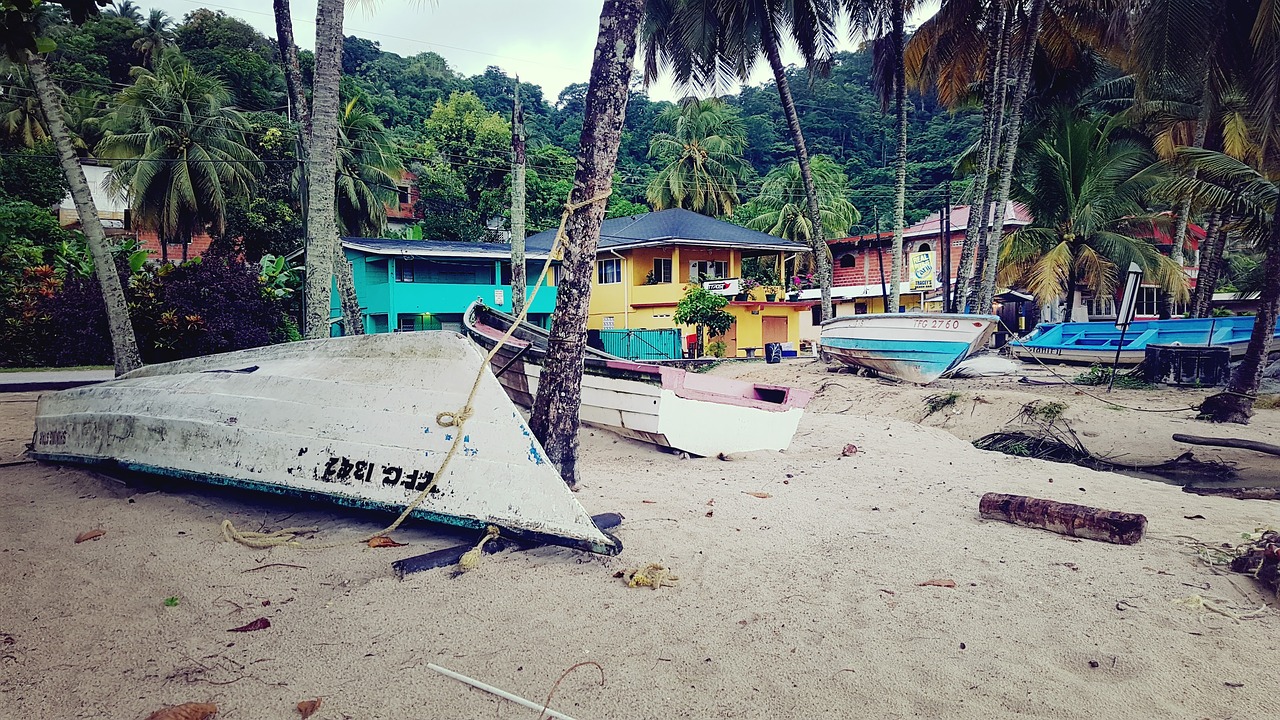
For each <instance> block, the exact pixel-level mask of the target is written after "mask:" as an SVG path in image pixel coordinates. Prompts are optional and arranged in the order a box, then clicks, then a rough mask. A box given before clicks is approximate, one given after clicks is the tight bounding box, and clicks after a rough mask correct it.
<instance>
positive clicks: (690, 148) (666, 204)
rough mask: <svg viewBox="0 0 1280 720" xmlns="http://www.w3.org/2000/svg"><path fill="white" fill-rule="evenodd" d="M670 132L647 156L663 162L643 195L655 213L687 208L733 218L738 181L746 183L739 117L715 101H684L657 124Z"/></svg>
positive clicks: (655, 139)
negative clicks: (662, 165) (669, 209)
mask: <svg viewBox="0 0 1280 720" xmlns="http://www.w3.org/2000/svg"><path fill="white" fill-rule="evenodd" d="M658 122H659V123H661V126H665V127H667V128H668V129H669V130H670V132H660V133H657V134H656V135H654V136H653V138H652V139H651V140H650V141H649V157H650V158H653V159H656V160H658V161H659V162H660V163H665V166H664V167H662V169H660V170H658V172H657V174H656V175H654V177H653V179H652V180H651V181H650V182H649V187H648V189H647V190H646V192H645V198H646V199H647V200H648V201H649V204H650V205H652V206H653V209H654V210H666V209H668V208H677V207H678V208H687V209H689V210H692V211H694V212H696V213H702V214H703V215H710V216H712V217H715V216H719V215H732V214H733V208H734V206H736V205H737V204H738V183H739V181H741V180H743V179H745V176H746V173H747V168H748V167H749V166H748V165H747V162H746V161H745V160H743V158H742V152H743V150H744V149H745V148H746V146H747V130H746V126H745V125H744V124H743V122H742V119H741V118H740V117H739V116H738V113H737V112H736V111H735V110H734V109H732V108H730V107H729V106H727V105H725V104H724V103H723V102H721V101H720V100H717V99H715V98H708V99H706V100H698V99H692V98H691V99H688V100H685V101H683V102H682V103H681V104H680V105H679V106H678V107H672V108H669V109H668V110H666V111H665V112H664V113H663V114H662V116H661V117H660V118H659V120H658Z"/></svg>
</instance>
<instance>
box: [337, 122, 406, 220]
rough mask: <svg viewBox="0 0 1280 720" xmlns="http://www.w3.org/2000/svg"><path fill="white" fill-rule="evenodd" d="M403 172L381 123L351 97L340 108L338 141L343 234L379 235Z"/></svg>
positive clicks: (338, 183) (338, 201)
mask: <svg viewBox="0 0 1280 720" xmlns="http://www.w3.org/2000/svg"><path fill="white" fill-rule="evenodd" d="M403 170H404V165H403V164H402V163H401V162H400V158H399V157H398V156H397V155H396V154H395V152H394V150H393V147H392V142H391V137H390V135H389V134H388V133H387V129H386V128H385V127H383V125H382V120H381V119H379V118H378V116H377V115H375V114H373V113H372V112H370V111H369V109H368V108H366V107H364V105H362V104H361V103H360V98H358V97H357V98H353V99H352V100H351V101H350V102H348V103H347V104H346V106H345V107H344V108H343V111H342V121H341V125H340V127H339V140H338V177H337V183H336V199H337V203H338V209H337V214H338V224H339V227H341V229H342V232H343V234H345V235H357V236H362V237H377V236H379V235H381V234H382V232H383V230H385V229H386V225H387V212H386V205H387V203H388V202H390V201H391V200H392V198H394V197H395V194H396V183H397V182H398V181H399V179H400V173H401V171H403Z"/></svg>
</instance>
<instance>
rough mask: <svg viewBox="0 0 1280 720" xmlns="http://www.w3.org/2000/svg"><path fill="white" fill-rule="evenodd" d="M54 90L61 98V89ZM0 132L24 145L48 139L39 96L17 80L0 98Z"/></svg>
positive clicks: (29, 145) (35, 143)
mask: <svg viewBox="0 0 1280 720" xmlns="http://www.w3.org/2000/svg"><path fill="white" fill-rule="evenodd" d="M23 84H25V83H23ZM54 92H55V93H56V94H57V95H58V97H59V98H61V96H62V92H61V90H58V89H55V90H54ZM0 134H2V135H4V136H5V137H6V138H9V139H10V140H12V141H14V142H17V143H19V144H21V145H24V146H26V147H31V146H32V145H37V144H39V143H41V142H44V141H45V140H47V139H49V132H48V131H47V130H46V129H45V124H44V117H43V116H42V115H41V111H40V98H38V97H37V96H36V93H34V92H32V91H29V90H27V89H26V88H25V87H22V85H20V84H19V83H17V82H15V83H14V85H13V89H12V90H10V91H9V92H7V93H6V94H5V95H4V97H3V98H2V99H0Z"/></svg>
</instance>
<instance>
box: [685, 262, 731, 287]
mask: <svg viewBox="0 0 1280 720" xmlns="http://www.w3.org/2000/svg"><path fill="white" fill-rule="evenodd" d="M728 276H729V263H727V262H725V261H724V260H698V261H695V262H691V263H689V282H702V281H703V280H720V279H723V278H726V277H728Z"/></svg>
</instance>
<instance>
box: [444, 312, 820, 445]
mask: <svg viewBox="0 0 1280 720" xmlns="http://www.w3.org/2000/svg"><path fill="white" fill-rule="evenodd" d="M514 322H515V318H514V317H512V316H510V315H507V314H505V313H502V312H498V311H497V310H494V309H492V308H489V307H487V306H485V305H484V304H483V303H480V302H478V301H477V302H476V303H474V304H472V305H471V307H470V308H468V309H467V313H466V315H465V316H464V318H463V324H464V325H465V327H466V330H467V334H468V335H470V336H471V339H472V340H474V341H475V342H476V343H478V344H479V345H480V346H481V347H484V348H486V349H492V348H493V347H494V346H495V345H497V343H498V340H500V339H501V338H502V336H503V334H504V333H506V331H507V329H508V328H510V327H511V325H512V324H513V323H514ZM548 341H549V335H548V333H547V331H546V330H543V329H542V328H539V327H537V326H535V325H530V324H528V323H521V324H520V326H519V327H517V328H516V331H515V332H514V333H513V334H512V337H511V338H510V339H509V340H507V343H506V344H505V345H504V346H503V347H502V348H501V349H500V350H499V351H498V353H497V354H496V355H494V357H493V362H492V367H493V372H494V374H495V375H497V376H498V381H499V382H500V383H501V384H502V386H503V388H505V389H506V391H507V395H509V396H510V397H511V399H512V400H513V401H514V402H515V403H516V404H517V405H522V406H524V407H526V408H527V407H532V405H533V398H534V396H535V395H536V394H537V392H538V378H539V376H540V375H541V373H542V362H543V359H544V358H545V355H546V348H547V343H548ZM812 397H813V393H811V392H809V391H808V390H801V389H798V388H792V387H785V386H781V385H763V384H759V383H749V382H743V381H741V380H734V379H731V378H722V377H714V376H709V375H700V374H698V373H691V372H687V371H685V370H681V369H679V368H674V367H666V366H661V365H651V364H646V363H637V362H632V361H630V360H627V359H625V358H620V357H617V356H615V355H610V354H608V353H605V352H601V351H599V350H595V349H591V348H588V350H587V357H586V362H585V364H584V372H583V376H582V409H581V411H580V413H581V419H582V422H583V423H584V424H587V425H591V426H594V427H599V428H604V429H606V430H610V431H612V432H615V433H617V434H619V435H622V436H624V437H629V438H633V439H636V440H641V441H643V442H647V443H652V444H654V445H658V446H661V447H668V448H672V449H673V450H682V451H684V452H687V453H689V454H691V455H703V456H713V455H717V454H720V453H726V454H727V453H739V452H749V451H752V450H785V449H787V447H788V446H789V445H790V444H791V438H792V437H793V436H794V435H795V433H796V428H797V427H798V426H799V424H800V417H801V416H802V415H803V414H804V407H805V405H807V404H808V403H809V400H810V399H811V398H812Z"/></svg>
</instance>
